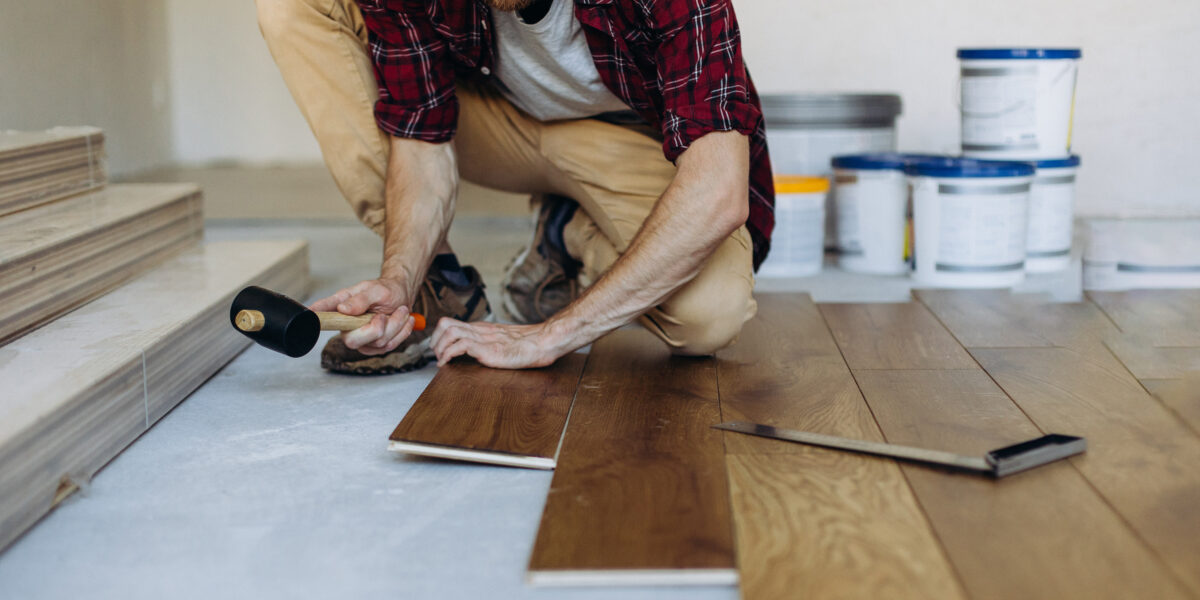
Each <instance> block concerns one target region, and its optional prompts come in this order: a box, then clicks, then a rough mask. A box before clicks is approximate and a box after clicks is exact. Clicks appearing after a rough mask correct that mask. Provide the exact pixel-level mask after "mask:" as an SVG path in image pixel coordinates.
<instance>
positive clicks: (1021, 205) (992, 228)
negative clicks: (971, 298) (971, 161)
mask: <svg viewBox="0 0 1200 600" xmlns="http://www.w3.org/2000/svg"><path fill="white" fill-rule="evenodd" d="M913 205H914V206H913V210H914V215H913V217H914V222H915V229H916V257H915V259H916V264H915V269H914V273H913V275H914V277H915V278H916V279H917V280H918V281H920V282H922V283H930V284H933V285H945V286H949V287H957V286H962V287H1003V286H1009V285H1013V284H1015V283H1018V282H1019V281H1020V280H1021V279H1022V278H1023V277H1024V272H1025V236H1026V230H1027V227H1028V224H1027V222H1026V218H1027V214H1028V213H1027V211H1028V206H1029V181H1028V179H1026V180H1025V181H1024V182H1020V181H1015V180H1013V179H1007V180H1005V179H1000V180H984V181H970V180H957V181H956V180H953V179H940V180H939V179H935V178H930V177H921V178H917V179H916V180H915V181H914V187H913Z"/></svg>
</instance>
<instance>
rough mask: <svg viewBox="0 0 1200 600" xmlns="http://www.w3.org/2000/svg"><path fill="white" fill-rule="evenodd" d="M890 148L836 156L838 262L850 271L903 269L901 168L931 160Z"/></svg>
mask: <svg viewBox="0 0 1200 600" xmlns="http://www.w3.org/2000/svg"><path fill="white" fill-rule="evenodd" d="M936 158H941V157H931V156H928V155H918V154H899V153H894V152H884V153H869V154H848V155H843V156H835V157H834V158H833V160H831V161H830V163H831V165H832V167H833V182H834V187H833V196H834V201H833V206H834V209H835V210H836V211H837V249H838V266H840V267H841V268H842V269H845V270H847V271H851V272H855V273H870V274H875V275H899V274H903V273H907V272H908V271H909V270H910V269H911V267H910V265H909V263H908V259H909V254H910V244H909V214H908V178H907V176H906V175H905V173H904V170H905V168H906V167H908V166H909V165H911V164H912V163H913V162H914V161H918V160H922V159H936Z"/></svg>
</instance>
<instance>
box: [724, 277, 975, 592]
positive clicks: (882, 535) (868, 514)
mask: <svg viewBox="0 0 1200 600" xmlns="http://www.w3.org/2000/svg"><path fill="white" fill-rule="evenodd" d="M757 298H758V302H759V312H758V316H757V317H755V318H754V319H753V320H751V321H750V322H749V323H747V324H746V326H745V329H743V331H742V335H741V337H740V339H739V341H738V343H737V344H736V345H734V346H732V347H730V348H728V349H726V350H723V351H721V352H720V353H719V354H718V362H717V370H718V379H719V382H720V400H721V418H722V420H726V421H728V420H747V421H753V422H759V423H769V424H772V425H776V426H780V427H788V428H792V429H802V430H808V431H816V432H820V433H826V434H831V435H841V436H848V437H854V438H859V439H867V440H872V441H882V440H883V436H882V435H881V434H880V432H879V429H878V428H877V426H876V425H875V422H874V420H873V418H872V417H871V414H870V410H869V409H868V408H867V405H866V403H865V402H864V401H863V398H862V396H861V394H859V392H858V388H857V386H856V385H855V383H854V378H853V377H852V376H851V374H850V371H849V369H847V367H846V364H845V362H843V361H842V358H841V355H840V353H839V351H838V347H837V346H836V345H835V344H834V343H833V339H832V338H831V336H830V333H829V331H828V330H827V329H826V326H825V323H824V321H822V318H821V315H820V313H818V311H817V307H816V305H814V304H813V303H812V301H811V300H809V299H808V297H807V296H804V295H799V294H794V295H793V294H789V295H782V294H758V295H757ZM724 435H725V444H726V449H727V457H726V462H727V466H728V470H729V478H730V486H731V490H732V494H733V509H734V519H735V522H736V525H737V527H736V531H737V549H738V557H739V561H738V562H739V569H740V573H741V587H742V595H743V597H744V598H747V599H755V598H785V597H805V598H808V597H811V598H960V597H963V592H962V589H961V587H960V586H959V584H958V582H957V581H956V579H955V576H954V573H953V571H952V569H951V567H950V565H949V563H948V562H947V559H946V557H945V555H944V553H943V552H942V549H941V547H940V545H939V543H938V542H937V540H936V539H935V537H934V535H933V532H932V530H931V529H930V527H929V524H928V522H927V521H926V519H925V516H924V515H923V514H922V512H921V510H920V508H919V506H918V505H917V501H916V499H915V498H914V496H913V494H912V491H911V490H910V489H909V487H908V484H907V482H906V481H905V479H904V476H903V474H902V473H901V471H900V468H899V467H898V466H897V465H896V463H895V462H893V461H890V460H880V459H877V458H873V457H866V456H861V455H856V454H850V453H843V452H836V451H831V450H826V449H821V448H812V447H808V446H803V445H800V444H789V443H785V442H779V441H774V440H767V439H762V438H757V437H751V436H746V435H740V434H735V433H724Z"/></svg>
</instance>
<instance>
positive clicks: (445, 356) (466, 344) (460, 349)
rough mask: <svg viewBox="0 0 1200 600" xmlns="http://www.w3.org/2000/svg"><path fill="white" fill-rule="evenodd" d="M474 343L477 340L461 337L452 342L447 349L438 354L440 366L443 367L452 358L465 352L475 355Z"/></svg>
mask: <svg viewBox="0 0 1200 600" xmlns="http://www.w3.org/2000/svg"><path fill="white" fill-rule="evenodd" d="M474 344H475V342H473V341H471V340H468V339H465V338H460V339H459V340H458V341H457V342H454V343H453V344H450V345H449V346H448V347H446V349H445V350H443V351H441V352H439V353H438V354H437V358H438V366H439V367H443V366H445V365H446V363H448V362H450V361H451V360H452V359H454V358H456V357H459V356H462V355H464V354H471V355H474V354H473V352H472V350H473V346H474Z"/></svg>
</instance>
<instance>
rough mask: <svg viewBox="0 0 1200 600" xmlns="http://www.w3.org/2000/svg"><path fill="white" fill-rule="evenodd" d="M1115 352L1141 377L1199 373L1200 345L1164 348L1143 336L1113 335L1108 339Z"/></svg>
mask: <svg viewBox="0 0 1200 600" xmlns="http://www.w3.org/2000/svg"><path fill="white" fill-rule="evenodd" d="M1105 344H1106V345H1107V346H1108V348H1109V350H1111V351H1112V353H1113V355H1114V356H1116V357H1117V359H1118V360H1120V361H1121V363H1122V364H1124V365H1125V367H1126V368H1127V369H1129V372H1130V373H1132V374H1133V376H1134V377H1136V378H1138V379H1180V378H1182V377H1185V376H1186V375H1188V374H1189V373H1200V346H1198V347H1194V348H1186V347H1161V346H1154V345H1153V342H1152V341H1151V340H1148V339H1146V338H1143V337H1140V336H1121V337H1114V338H1111V339H1109V340H1107V341H1106V342H1105Z"/></svg>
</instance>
